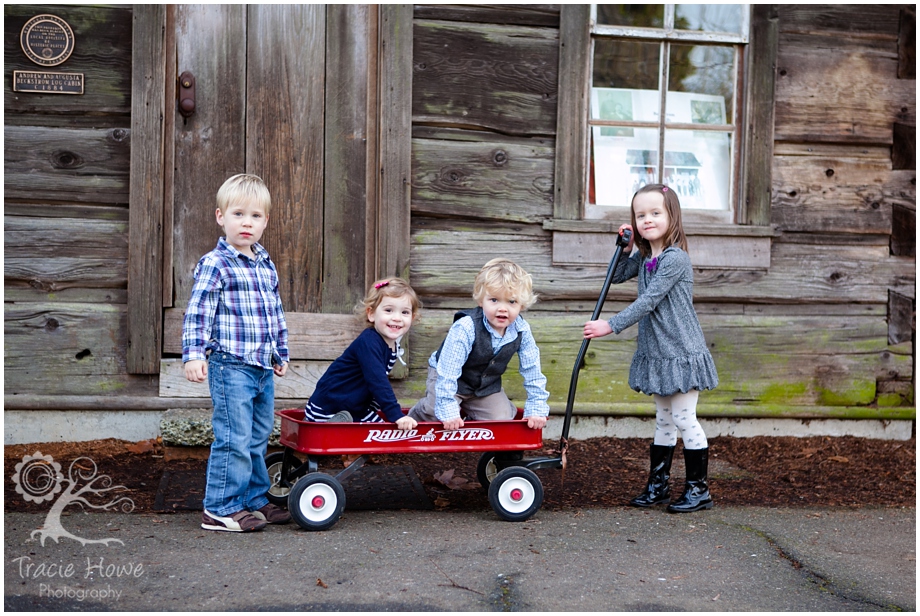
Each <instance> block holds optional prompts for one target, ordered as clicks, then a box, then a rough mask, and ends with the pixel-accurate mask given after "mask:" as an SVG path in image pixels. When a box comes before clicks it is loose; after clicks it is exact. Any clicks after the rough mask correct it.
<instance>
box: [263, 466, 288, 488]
mask: <svg viewBox="0 0 920 616" xmlns="http://www.w3.org/2000/svg"><path fill="white" fill-rule="evenodd" d="M282 464H283V463H282V462H275V463H274V464H272V465H271V466H269V467H268V483H269V486H270V487H269V488H268V491H269V493H270V494H272V495H273V496H287V495H288V492H290V490H289V489H288V488H286V487H284V486H283V485H281V466H282Z"/></svg>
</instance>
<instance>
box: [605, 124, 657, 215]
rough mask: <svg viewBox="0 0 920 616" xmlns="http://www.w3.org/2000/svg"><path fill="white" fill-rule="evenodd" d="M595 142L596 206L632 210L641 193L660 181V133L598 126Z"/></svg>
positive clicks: (639, 129)
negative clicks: (632, 201) (642, 189)
mask: <svg viewBox="0 0 920 616" xmlns="http://www.w3.org/2000/svg"><path fill="white" fill-rule="evenodd" d="M605 129H606V130H607V131H608V134H604V133H603V132H602V131H604V130H605ZM611 133H613V134H611ZM591 142H592V147H591V152H592V156H591V176H592V179H593V183H592V186H591V188H592V189H593V190H591V193H592V195H593V197H594V199H593V200H592V201H591V202H592V203H596V204H597V205H604V206H615V207H616V206H619V207H629V202H630V200H631V199H632V196H633V194H634V193H635V192H636V191H637V190H639V189H640V188H642V187H643V186H645V185H646V184H653V183H655V182H657V181H658V179H657V178H658V131H657V130H655V129H653V128H607V127H601V126H595V127H593V128H592V129H591Z"/></svg>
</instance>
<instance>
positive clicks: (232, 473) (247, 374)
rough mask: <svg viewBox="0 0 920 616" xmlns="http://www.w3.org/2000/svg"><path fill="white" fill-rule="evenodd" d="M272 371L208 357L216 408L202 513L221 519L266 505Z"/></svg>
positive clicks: (219, 355)
mask: <svg viewBox="0 0 920 616" xmlns="http://www.w3.org/2000/svg"><path fill="white" fill-rule="evenodd" d="M273 375H274V373H273V371H272V370H268V369H266V368H261V367H259V366H252V365H249V364H246V363H243V362H242V361H241V360H240V359H239V358H237V357H234V356H233V355H228V354H227V353H217V352H215V353H211V355H210V356H209V357H208V386H209V387H210V389H211V400H212V401H213V403H214V416H213V418H212V420H211V424H212V425H213V427H214V443H212V445H211V455H210V457H209V458H208V482H207V487H206V488H205V493H204V508H205V509H206V510H208V511H210V512H211V513H214V514H217V515H219V516H227V515H230V514H233V513H236V512H237V511H240V510H241V509H248V510H249V511H254V510H256V509H259V508H261V507H264V506H265V505H267V504H268V498H266V496H265V493H266V492H268V488H269V479H268V470H267V469H266V468H265V458H264V456H265V452H266V449H267V448H268V437H269V436H270V435H271V432H272V427H273V426H274V420H275V417H274V412H275V408H274V407H275V381H274V378H273Z"/></svg>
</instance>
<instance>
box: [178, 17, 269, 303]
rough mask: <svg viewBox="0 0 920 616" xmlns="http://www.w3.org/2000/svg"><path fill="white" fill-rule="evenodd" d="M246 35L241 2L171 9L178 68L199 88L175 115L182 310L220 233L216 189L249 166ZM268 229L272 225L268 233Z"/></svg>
mask: <svg viewBox="0 0 920 616" xmlns="http://www.w3.org/2000/svg"><path fill="white" fill-rule="evenodd" d="M245 40H246V6H245V5H239V4H236V5H228V4H223V5H217V4H196V5H188V4H185V5H180V6H178V7H177V8H176V58H177V62H178V64H179V67H180V68H179V69H178V70H179V71H180V72H183V71H190V72H191V73H193V74H194V75H195V83H196V92H197V93H198V96H197V101H196V109H195V114H194V115H193V116H192V117H190V118H188V119H186V118H183V117H182V116H180V115H179V114H178V111H176V112H175V114H176V117H175V126H176V135H175V148H176V150H175V167H176V172H175V186H174V194H175V201H174V204H173V230H172V232H173V262H172V270H173V277H174V278H173V280H174V288H175V303H174V304H173V305H174V306H177V307H180V308H183V309H184V308H185V306H186V305H187V304H188V299H189V296H190V295H191V289H192V285H193V284H194V278H193V277H192V274H193V272H194V271H195V265H196V264H197V263H198V260H199V259H200V258H201V256H202V255H203V254H205V253H206V252H208V251H210V250H211V249H213V248H214V246H215V245H216V244H217V239H218V238H219V237H220V235H221V231H220V227H218V226H217V224H216V222H215V220H214V210H215V209H216V208H217V202H216V199H215V197H216V195H217V190H218V189H219V188H220V186H221V184H223V183H224V181H225V180H226V179H227V178H228V177H230V176H231V175H234V174H236V173H242V172H243V171H245V170H246V164H245V163H246V161H245V155H246V148H245V130H244V128H245V126H246V124H245V118H246V114H245V108H246V75H245V69H246V46H245V45H243V44H241V41H245ZM273 188H274V187H273V186H269V190H271V189H273ZM271 230H272V225H271V224H270V225H269V228H268V231H267V233H271ZM273 256H274V255H273Z"/></svg>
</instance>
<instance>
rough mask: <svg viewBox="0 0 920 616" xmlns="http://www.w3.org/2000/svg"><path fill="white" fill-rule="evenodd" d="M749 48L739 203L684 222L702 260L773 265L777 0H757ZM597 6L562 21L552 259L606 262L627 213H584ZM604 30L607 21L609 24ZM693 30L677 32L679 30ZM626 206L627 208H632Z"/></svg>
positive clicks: (716, 264)
mask: <svg viewBox="0 0 920 616" xmlns="http://www.w3.org/2000/svg"><path fill="white" fill-rule="evenodd" d="M750 14H751V18H750V19H751V21H750V29H749V40H748V45H747V49H746V50H745V53H744V63H743V66H744V70H745V71H746V74H747V79H746V81H745V84H744V92H743V95H742V96H743V101H744V115H743V116H740V115H739V116H735V117H734V118H733V120H734V122H735V124H736V125H738V126H739V127H740V132H741V139H740V143H739V144H738V147H737V148H736V149H737V150H738V151H739V159H740V162H739V168H740V172H739V174H738V182H739V185H738V189H737V194H738V198H737V200H736V203H737V210H736V212H735V214H734V221H733V222H728V223H725V222H718V221H715V222H712V221H699V222H696V221H692V220H691V221H689V222H685V225H684V228H685V231H686V232H687V235H688V239H689V241H690V256H691V260H692V261H693V263H694V266H695V267H700V268H717V269H767V268H769V265H770V244H771V242H770V238H771V237H772V235H773V234H774V231H773V228H772V227H771V226H770V201H771V197H772V163H773V116H774V108H773V100H774V85H775V64H776V60H775V59H776V47H777V42H778V38H779V19H778V6H777V5H752V8H751V12H750ZM592 23H593V22H592V20H591V6H590V5H575V4H565V5H562V7H561V11H560V29H559V41H560V47H559V90H558V115H557V131H556V169H555V185H554V206H553V217H552V218H551V219H548V220H546V221H544V223H543V228H544V229H546V230H548V231H551V232H552V233H553V262H554V263H557V264H561V265H565V264H573V265H586V264H593V263H598V264H600V263H604V262H605V259H609V256H610V255H611V254H612V253H613V245H614V237H613V234H614V233H616V231H617V229H618V227H619V225H620V223H622V222H628V218H626V219H625V220H619V221H614V220H598V219H589V218H586V217H585V211H586V210H585V208H586V201H587V192H588V191H587V189H588V171H589V166H588V165H589V160H588V155H589V144H590V141H589V137H590V127H589V121H588V120H589V103H590V88H591V72H590V71H591V62H592V57H593V43H592V35H591V29H592V28H591V26H592ZM604 28H605V30H606V28H607V26H605V27H604ZM684 36H686V33H684V32H679V33H678V32H675V33H674V34H673V37H674V38H675V39H676V38H679V37H684ZM625 209H626V208H624V210H625Z"/></svg>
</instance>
